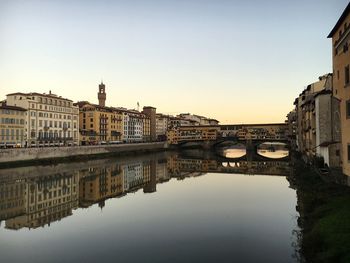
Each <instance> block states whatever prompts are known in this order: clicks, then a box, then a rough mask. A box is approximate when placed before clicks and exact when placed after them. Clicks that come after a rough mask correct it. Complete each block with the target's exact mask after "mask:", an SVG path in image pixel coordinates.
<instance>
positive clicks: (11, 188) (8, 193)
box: [0, 179, 26, 221]
mask: <svg viewBox="0 0 350 263" xmlns="http://www.w3.org/2000/svg"><path fill="white" fill-rule="evenodd" d="M25 204H26V184H25V180H24V179H18V180H11V181H9V182H8V181H7V182H1V183H0V221H1V220H4V219H8V218H11V217H16V216H19V215H22V214H24V213H25V212H26V207H25Z"/></svg>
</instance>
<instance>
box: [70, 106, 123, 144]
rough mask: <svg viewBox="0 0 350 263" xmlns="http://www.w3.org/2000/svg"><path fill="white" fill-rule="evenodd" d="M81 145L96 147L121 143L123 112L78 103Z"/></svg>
mask: <svg viewBox="0 0 350 263" xmlns="http://www.w3.org/2000/svg"><path fill="white" fill-rule="evenodd" d="M76 105H77V106H78V107H79V127H80V129H79V130H80V144H81V145H94V144H101V143H110V142H121V141H122V139H123V112H122V111H120V110H118V109H117V108H112V107H105V106H100V105H96V104H91V103H89V102H78V103H77V104H76Z"/></svg>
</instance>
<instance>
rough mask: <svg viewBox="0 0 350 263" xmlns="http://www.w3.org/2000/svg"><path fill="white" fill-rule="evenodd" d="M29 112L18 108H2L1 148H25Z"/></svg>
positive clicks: (0, 109) (0, 108) (0, 125)
mask: <svg viewBox="0 0 350 263" xmlns="http://www.w3.org/2000/svg"><path fill="white" fill-rule="evenodd" d="M26 115H27V110H26V109H24V108H21V107H17V106H8V105H6V104H2V105H1V106H0V147H23V146H25V142H26V124H27V123H26V118H27V116H26Z"/></svg>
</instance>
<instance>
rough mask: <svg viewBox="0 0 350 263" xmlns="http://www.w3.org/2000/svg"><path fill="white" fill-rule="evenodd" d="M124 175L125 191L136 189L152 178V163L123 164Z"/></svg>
mask: <svg viewBox="0 0 350 263" xmlns="http://www.w3.org/2000/svg"><path fill="white" fill-rule="evenodd" d="M122 169H123V175H124V191H136V190H138V189H140V188H141V187H143V186H144V185H145V184H146V183H147V182H149V180H150V178H151V174H150V164H149V163H142V162H133V163H127V164H124V165H122Z"/></svg>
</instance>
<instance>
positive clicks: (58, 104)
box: [6, 91, 79, 146]
mask: <svg viewBox="0 0 350 263" xmlns="http://www.w3.org/2000/svg"><path fill="white" fill-rule="evenodd" d="M6 103H7V105H9V106H17V107H22V108H24V109H26V110H27V127H26V128H27V139H26V141H27V144H28V145H40V144H46V145H47V146H48V145H51V146H54V145H56V146H57V145H60V144H62V143H65V144H73V143H74V144H78V143H79V127H78V124H79V120H78V118H79V109H78V107H76V106H74V105H73V102H72V101H71V100H69V99H64V98H62V97H61V96H57V95H55V94H52V93H51V91H50V93H49V94H45V93H44V94H41V93H21V92H17V93H12V94H8V95H7V99H6Z"/></svg>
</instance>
